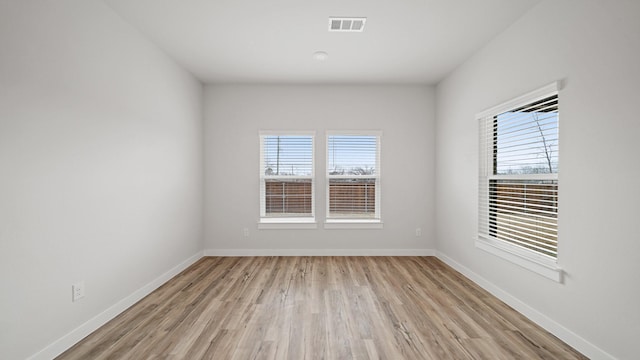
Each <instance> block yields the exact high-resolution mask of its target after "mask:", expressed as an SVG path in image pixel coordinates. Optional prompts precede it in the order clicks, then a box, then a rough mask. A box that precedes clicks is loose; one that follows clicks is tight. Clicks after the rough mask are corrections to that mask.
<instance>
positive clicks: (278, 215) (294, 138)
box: [260, 133, 315, 223]
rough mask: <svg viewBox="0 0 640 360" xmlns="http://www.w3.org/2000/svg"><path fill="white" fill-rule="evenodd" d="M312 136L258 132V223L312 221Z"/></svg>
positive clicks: (313, 180)
mask: <svg viewBox="0 0 640 360" xmlns="http://www.w3.org/2000/svg"><path fill="white" fill-rule="evenodd" d="M313 142H314V135H313V134H312V133H296V134H281V133H274V134H270V133H261V135H260V152H261V154H260V218H261V222H266V223H268V222H282V221H291V222H313V221H314V218H315V216H314V214H315V211H314V201H315V199H314V194H315V191H314V188H315V179H314V163H313V158H314V156H313V152H314V146H313Z"/></svg>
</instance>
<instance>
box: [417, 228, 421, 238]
mask: <svg viewBox="0 0 640 360" xmlns="http://www.w3.org/2000/svg"><path fill="white" fill-rule="evenodd" d="M420 236H422V229H421V228H416V237H420Z"/></svg>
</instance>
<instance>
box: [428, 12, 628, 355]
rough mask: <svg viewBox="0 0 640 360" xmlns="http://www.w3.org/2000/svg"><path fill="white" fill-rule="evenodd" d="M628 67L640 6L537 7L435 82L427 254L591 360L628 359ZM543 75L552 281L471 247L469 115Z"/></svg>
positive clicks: (472, 140)
mask: <svg viewBox="0 0 640 360" xmlns="http://www.w3.org/2000/svg"><path fill="white" fill-rule="evenodd" d="M639 69H640V2H637V1H584V0H571V1H570V0H565V1H544V2H542V3H541V4H540V5H539V6H537V7H535V8H534V9H533V10H532V11H530V12H529V13H528V14H526V15H525V16H524V17H523V18H522V19H520V20H519V21H517V22H516V23H515V24H514V25H513V26H511V27H510V28H509V29H507V30H506V31H505V32H504V33H502V34H501V35H500V36H498V37H497V38H496V39H494V40H493V41H492V42H490V43H489V44H488V45H486V46H485V47H484V48H483V49H482V50H481V51H479V52H478V53H476V54H475V55H474V56H473V57H472V58H471V59H470V60H468V61H467V62H466V63H465V64H464V65H463V66H461V67H460V68H458V69H457V70H456V71H455V72H454V73H452V74H451V75H450V76H448V77H447V78H446V79H445V80H444V81H443V82H442V83H440V84H439V85H438V87H437V95H436V96H437V115H436V117H437V125H436V128H437V135H436V138H437V160H436V174H437V175H436V179H437V180H436V188H437V202H436V204H437V221H436V223H437V224H438V227H437V247H438V250H439V251H441V252H442V253H443V254H444V255H446V256H448V257H449V258H450V259H452V260H453V261H456V262H458V263H459V264H462V265H463V266H464V267H466V268H468V269H470V270H471V271H472V272H474V273H475V274H477V275H479V276H481V277H482V278H484V279H486V280H488V281H489V282H490V283H493V284H494V285H496V286H497V287H498V288H500V289H502V290H504V291H506V292H507V293H509V294H511V295H513V296H514V297H516V298H517V299H519V300H520V301H522V302H524V303H526V304H527V305H529V306H530V307H531V308H533V309H534V310H536V311H538V312H540V313H542V314H544V315H546V316H547V317H548V318H549V319H550V320H551V321H553V322H556V323H557V324H559V325H560V326H561V327H564V328H565V330H568V332H569V333H573V334H574V335H576V337H572V336H569V337H568V338H569V340H572V341H573V342H574V345H575V344H581V341H584V342H585V343H587V345H586V346H582V350H583V351H584V350H587V351H590V352H591V353H590V354H587V355H590V356H593V357H594V358H599V357H603V358H606V357H607V355H606V353H609V354H610V355H612V356H614V357H616V358H620V359H634V358H637V356H638V340H637V336H638V334H640V308H639V306H638V304H640V286H638V284H639V282H638V276H639V275H640V261H638V259H639V254H640V241H638V240H639V235H638V234H639V233H640V227H639V225H638V224H640V221H639V218H640V211H639V210H638V209H639V208H638V204H639V203H640V187H638V179H639V178H640V160H639V159H638V156H639V155H640V142H639V141H638V139H640V121H639V117H638V109H637V105H638V101H639V100H640V70H639ZM555 80H562V81H563V83H564V85H563V89H562V90H561V92H560V174H559V181H560V215H559V216H560V225H559V258H558V263H559V264H560V266H561V267H562V268H564V270H565V271H566V280H565V283H564V284H558V283H555V282H553V281H550V280H547V279H546V278H543V277H541V276H538V275H536V274H534V273H531V272H529V271H527V270H524V269H522V268H520V267H518V266H516V265H513V264H511V263H509V262H506V261H504V260H502V259H499V258H497V257H495V256H493V255H490V254H487V253H485V252H483V251H481V250H478V249H476V248H475V247H474V238H475V236H476V214H477V177H478V172H477V164H478V162H477V147H478V141H477V124H476V123H475V120H474V115H475V114H476V113H477V112H480V111H482V110H484V109H486V108H489V107H491V106H493V105H497V104H499V103H501V102H503V101H506V100H508V99H510V98H512V97H516V96H518V95H521V94H523V93H526V92H528V91H531V90H535V89H536V88H538V87H540V86H543V85H546V84H548V83H550V82H552V81H555ZM580 338H582V340H580ZM576 340H577V341H576ZM582 345H584V344H582ZM591 345H593V347H590V346H591ZM598 348H599V349H600V350H602V351H599V350H598Z"/></svg>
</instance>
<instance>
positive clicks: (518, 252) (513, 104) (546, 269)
mask: <svg viewBox="0 0 640 360" xmlns="http://www.w3.org/2000/svg"><path fill="white" fill-rule="evenodd" d="M559 89H560V82H554V83H552V84H549V85H547V86H544V87H542V88H540V89H537V90H534V91H532V92H529V93H527V94H524V95H522V96H519V97H517V98H515V99H512V100H509V101H507V102H505V103H502V104H500V105H497V106H494V107H492V108H489V109H487V110H484V111H482V112H480V113H477V114H476V117H475V119H476V123H478V122H479V121H480V119H483V118H486V117H490V116H495V115H497V114H501V113H503V112H506V111H509V110H511V109H514V108H518V107H521V106H524V105H526V104H529V103H532V102H534V101H536V100H539V99H543V98H545V97H548V96H552V95H554V94H558V92H559ZM503 177H504V176H501V175H489V176H488V177H487V178H488V179H499V178H503ZM508 177H509V178H511V179H515V178H518V177H519V176H514V175H509V176H508ZM522 178H523V179H525V178H526V179H530V178H540V179H546V178H553V179H557V178H558V177H557V174H554V175H549V174H537V175H536V174H529V175H526V176H522ZM475 246H476V248H478V249H480V250H483V251H486V252H487V253H490V254H492V255H495V256H498V257H500V258H502V259H504V260H507V261H509V262H511V263H513V264H516V265H518V266H521V267H523V268H525V269H528V270H530V271H533V272H535V273H537V274H539V275H541V276H544V277H546V278H548V279H551V280H553V281H556V282H558V283H562V282H563V274H564V271H563V270H562V268H561V267H560V266H559V265H558V258H556V259H554V258H551V257H547V256H544V255H542V254H538V253H535V252H533V251H531V250H528V249H525V248H523V247H520V246H517V245H513V244H510V243H508V242H506V241H502V240H498V239H495V238H492V237H487V236H484V235H482V234H478V237H477V238H476V239H475ZM558 257H559V254H558Z"/></svg>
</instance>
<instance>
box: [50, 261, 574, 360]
mask: <svg viewBox="0 0 640 360" xmlns="http://www.w3.org/2000/svg"><path fill="white" fill-rule="evenodd" d="M158 358H162V359H340V360H342V359H394V360H395V359H456V360H458V359H586V357H584V356H582V355H581V354H580V353H578V352H577V351H576V350H574V349H572V348H571V347H569V346H568V345H566V344H565V343H563V342H562V341H560V340H559V339H557V338H556V337H554V336H553V335H551V334H549V333H548V332H546V331H545V330H543V329H541V328H540V327H538V326H536V325H535V324H533V323H532V322H531V321H529V320H527V319H526V318H525V317H524V316H522V315H520V314H519V313H517V312H516V311H514V310H513V309H511V308H510V307H509V306H507V305H505V304H504V303H502V302H501V301H500V300H498V299H496V298H495V297H493V296H492V295H490V294H489V293H487V292H486V291H484V290H483V289H481V288H480V287H479V286H477V285H476V284H474V283H473V282H471V281H470V280H468V279H467V278H465V277H464V276H462V275H461V274H459V273H458V272H456V271H454V270H453V269H451V268H450V267H448V266H447V265H445V264H444V263H442V262H441V261H440V260H438V259H436V258H434V257H242V258H240V257H206V258H203V259H201V260H199V261H198V262H197V263H195V264H194V265H192V266H191V267H189V268H188V269H187V270H185V271H184V272H182V273H181V274H179V275H178V276H176V277H175V278H173V279H172V280H170V281H169V282H167V283H166V284H165V285H163V286H162V287H160V288H159V289H158V290H156V291H154V292H153V293H151V294H150V295H149V296H147V297H146V298H144V299H143V300H141V301H140V302H138V303H137V304H135V305H134V306H132V307H131V308H129V309H128V310H127V311H125V312H123V313H122V314H120V315H119V316H118V317H117V318H115V319H113V320H112V321H110V322H109V323H107V324H105V325H104V326H103V327H101V328H100V329H98V330H97V331H96V332H94V333H93V334H91V335H89V336H88V337H87V338H85V339H84V340H82V341H81V342H79V343H78V344H76V345H75V346H74V347H72V348H71V349H69V350H68V351H66V352H65V353H64V354H62V355H61V356H60V357H59V359H158Z"/></svg>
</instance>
